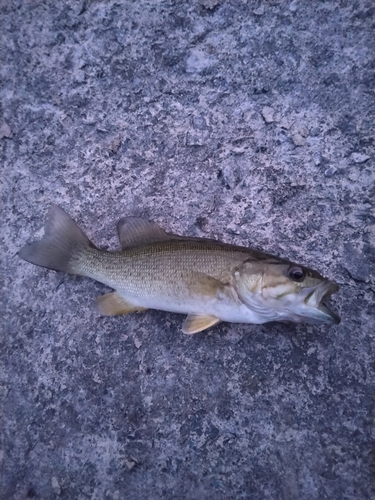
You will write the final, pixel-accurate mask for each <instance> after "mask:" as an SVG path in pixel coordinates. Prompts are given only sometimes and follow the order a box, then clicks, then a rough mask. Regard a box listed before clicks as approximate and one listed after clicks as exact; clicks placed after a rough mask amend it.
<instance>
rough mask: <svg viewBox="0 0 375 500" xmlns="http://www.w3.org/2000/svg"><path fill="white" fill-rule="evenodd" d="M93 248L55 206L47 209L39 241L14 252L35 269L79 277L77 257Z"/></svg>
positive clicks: (67, 217)
mask: <svg viewBox="0 0 375 500" xmlns="http://www.w3.org/2000/svg"><path fill="white" fill-rule="evenodd" d="M89 246H90V247H94V245H93V244H92V243H91V242H90V240H89V239H88V238H87V236H86V235H85V234H84V233H83V231H81V229H80V228H79V227H78V226H77V224H76V223H75V222H74V220H73V219H72V218H71V217H70V216H69V215H68V214H67V213H66V212H64V210H63V209H62V208H60V207H58V206H57V205H52V206H51V208H50V209H49V212H48V215H47V219H46V222H45V226H44V236H43V238H42V239H41V240H40V241H33V242H32V243H29V244H26V245H25V246H24V247H22V248H21V250H20V251H19V252H18V255H19V257H21V259H23V260H26V261H27V262H31V264H35V265H37V266H41V267H46V268H48V269H54V270H55V271H63V272H66V273H70V274H83V273H81V272H80V270H79V256H80V255H81V254H82V252H83V251H84V250H85V249H86V248H87V247H89Z"/></svg>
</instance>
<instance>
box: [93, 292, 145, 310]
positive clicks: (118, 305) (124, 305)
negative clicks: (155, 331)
mask: <svg viewBox="0 0 375 500" xmlns="http://www.w3.org/2000/svg"><path fill="white" fill-rule="evenodd" d="M96 306H97V308H98V310H99V312H100V314H103V315H104V316H116V315H117V314H129V313H132V312H141V311H145V310H146V308H145V307H139V306H135V305H133V304H131V303H130V302H128V301H127V300H125V299H124V298H122V297H121V295H119V294H118V293H117V292H111V293H107V294H106V295H102V296H101V297H98V298H97V299H96Z"/></svg>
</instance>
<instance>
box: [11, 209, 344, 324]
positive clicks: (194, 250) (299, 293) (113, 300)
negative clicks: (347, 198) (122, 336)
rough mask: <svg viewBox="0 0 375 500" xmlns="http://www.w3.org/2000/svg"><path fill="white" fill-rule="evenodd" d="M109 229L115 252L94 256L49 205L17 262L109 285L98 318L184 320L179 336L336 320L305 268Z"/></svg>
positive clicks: (139, 229)
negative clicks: (154, 315) (173, 316)
mask: <svg viewBox="0 0 375 500" xmlns="http://www.w3.org/2000/svg"><path fill="white" fill-rule="evenodd" d="M117 228H118V234H119V239H120V242H121V246H122V251H120V252H107V251H104V250H99V249H97V248H96V247H94V245H93V244H92V243H91V242H90V241H89V240H88V238H87V236H86V235H85V234H84V233H83V231H82V230H81V229H80V228H79V227H78V226H77V224H76V223H75V222H74V221H73V220H72V219H71V218H70V216H69V215H68V214H67V213H66V212H64V210H62V209H61V208H60V207H57V206H56V205H53V206H52V207H51V208H50V210H49V212H48V215H47V220H46V224H45V234H44V237H43V238H42V240H40V241H34V242H32V243H31V244H27V245H25V246H24V247H23V248H22V249H21V250H20V251H19V256H20V257H21V258H22V259H24V260H26V261H28V262H31V263H33V264H35V265H38V266H42V267H47V268H49V269H54V270H57V271H62V272H67V273H72V274H80V275H82V276H87V277H90V278H93V279H95V280H97V281H100V282H101V283H104V284H106V285H108V286H110V287H112V288H113V289H114V290H115V291H114V292H111V293H109V294H106V295H103V296H101V297H99V298H98V299H97V305H98V309H99V311H100V312H101V313H102V314H106V315H116V314H127V313H131V312H136V311H143V310H145V309H148V308H151V309H159V310H163V311H170V312H178V313H185V314H188V317H187V318H186V319H185V321H184V323H183V327H182V330H183V331H184V332H185V333H196V332H199V331H202V330H205V329H206V328H209V327H211V326H213V325H215V324H217V323H219V322H220V321H228V322H234V323H255V324H260V323H266V322H269V321H279V320H280V321H293V322H296V323H301V322H312V323H327V324H337V323H339V321H340V319H339V317H338V316H337V315H336V314H335V313H333V312H332V311H331V310H330V309H329V308H328V306H327V305H326V303H325V302H323V300H326V299H327V298H328V297H329V296H330V295H332V294H333V293H335V292H337V291H338V286H337V285H336V284H335V283H333V282H331V281H329V280H327V279H325V278H323V276H321V275H320V274H319V273H318V272H316V271H313V270H312V269H308V268H306V267H304V266H301V265H299V264H294V263H292V262H290V261H288V260H285V259H281V258H279V257H276V256H273V255H270V254H267V253H264V252H260V251H258V250H253V249H250V248H245V247H239V246H235V245H229V244H226V243H221V242H219V241H216V240H208V239H204V238H188V237H185V236H177V235H174V234H168V233H166V232H165V231H163V229H161V228H160V227H159V226H158V225H156V224H155V223H152V222H149V221H146V220H145V219H142V218H139V217H125V218H122V219H120V221H119V222H118V226H117Z"/></svg>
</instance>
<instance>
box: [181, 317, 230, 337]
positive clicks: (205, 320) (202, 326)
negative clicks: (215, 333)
mask: <svg viewBox="0 0 375 500" xmlns="http://www.w3.org/2000/svg"><path fill="white" fill-rule="evenodd" d="M220 321H221V319H219V318H217V317H216V316H211V315H210V314H189V316H187V318H186V319H185V321H184V322H183V324H182V331H183V332H184V333H187V334H189V335H192V334H193V333H198V332H201V331H203V330H206V328H210V327H211V326H214V325H216V324H217V323H220Z"/></svg>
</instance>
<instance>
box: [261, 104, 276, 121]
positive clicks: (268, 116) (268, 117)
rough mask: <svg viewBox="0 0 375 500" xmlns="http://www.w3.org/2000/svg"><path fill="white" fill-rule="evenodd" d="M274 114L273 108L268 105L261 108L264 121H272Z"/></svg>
mask: <svg viewBox="0 0 375 500" xmlns="http://www.w3.org/2000/svg"><path fill="white" fill-rule="evenodd" d="M274 115H275V110H274V109H273V108H271V107H270V106H264V108H262V116H263V118H264V121H265V122H266V123H272V122H274V121H275V118H274Z"/></svg>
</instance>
